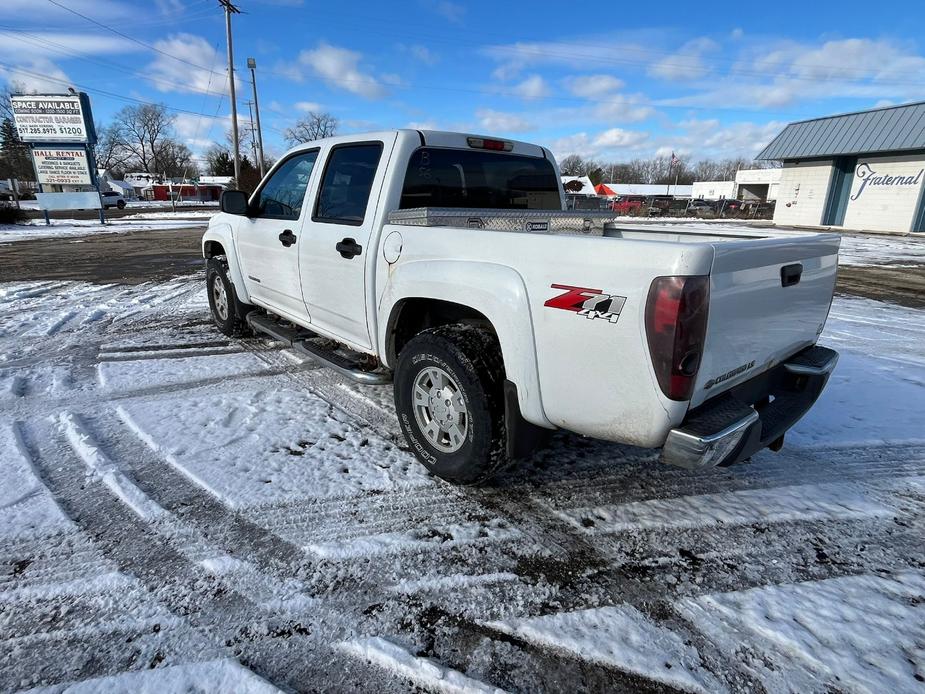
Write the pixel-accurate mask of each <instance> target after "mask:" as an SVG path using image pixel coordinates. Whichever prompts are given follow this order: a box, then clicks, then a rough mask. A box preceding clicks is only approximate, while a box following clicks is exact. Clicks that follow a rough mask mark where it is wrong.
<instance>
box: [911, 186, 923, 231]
mask: <svg viewBox="0 0 925 694" xmlns="http://www.w3.org/2000/svg"><path fill="white" fill-rule="evenodd" d="M910 231H919V232H921V231H925V187H923V188H922V190H921V191H920V192H919V205H918V207H917V208H916V210H915V217H913V218H912V229H911V230H910Z"/></svg>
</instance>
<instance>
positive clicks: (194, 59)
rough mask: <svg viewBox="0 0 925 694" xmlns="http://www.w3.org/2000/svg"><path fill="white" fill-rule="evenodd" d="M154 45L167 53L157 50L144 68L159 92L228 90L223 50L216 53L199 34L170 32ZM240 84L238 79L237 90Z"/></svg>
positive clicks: (213, 47) (214, 91) (222, 91)
mask: <svg viewBox="0 0 925 694" xmlns="http://www.w3.org/2000/svg"><path fill="white" fill-rule="evenodd" d="M154 46H155V47H156V48H157V49H158V50H159V51H163V53H166V54H167V55H163V54H161V53H156V54H155V58H154V62H153V63H151V64H150V65H149V66H148V70H147V72H148V74H149V75H150V79H151V83H152V84H153V85H154V88H155V89H157V90H158V91H161V92H191V93H199V94H201V93H204V92H206V91H207V90H208V91H209V92H210V93H211V94H216V95H218V94H226V93H227V92H228V76H227V74H226V71H225V70H224V69H223V68H222V65H223V62H224V53H219V52H218V50H217V49H216V48H215V46H213V45H212V44H210V43H209V42H208V41H206V40H205V39H204V38H202V37H201V36H195V35H194V34H172V35H170V36H168V37H167V38H166V39H162V40H160V41H156V42H155V43H154ZM168 55H169V56H174V57H175V58H180V60H175V59H173V58H169V57H168ZM194 65H196V66H200V67H193V66H194ZM202 68H205V69H202ZM210 69H211V72H210ZM240 85H241V82H240V78H238V79H237V80H236V84H235V86H236V87H237V88H238V89H240Z"/></svg>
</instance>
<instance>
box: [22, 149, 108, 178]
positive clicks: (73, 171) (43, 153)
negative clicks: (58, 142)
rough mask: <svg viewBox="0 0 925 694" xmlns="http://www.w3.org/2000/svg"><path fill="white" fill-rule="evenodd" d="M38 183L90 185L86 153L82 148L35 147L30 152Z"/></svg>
mask: <svg viewBox="0 0 925 694" xmlns="http://www.w3.org/2000/svg"><path fill="white" fill-rule="evenodd" d="M32 159H33V161H34V162H35V173H36V175H37V176H38V180H39V183H43V184H48V185H72V186H88V185H92V182H93V181H92V179H91V178H90V167H89V166H88V163H87V152H86V150H85V149H83V148H82V147H81V148H80V149H77V148H66V147H44V148H40V147H36V148H34V149H33V150H32Z"/></svg>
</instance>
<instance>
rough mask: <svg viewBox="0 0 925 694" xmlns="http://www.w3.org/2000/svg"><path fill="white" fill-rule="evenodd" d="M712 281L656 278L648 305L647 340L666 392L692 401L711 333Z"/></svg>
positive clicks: (701, 278) (674, 397)
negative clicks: (695, 382)
mask: <svg viewBox="0 0 925 694" xmlns="http://www.w3.org/2000/svg"><path fill="white" fill-rule="evenodd" d="M709 305H710V278H709V277H706V276H698V277H656V278H655V280H654V281H653V282H652V286H651V287H650V288H649V298H648V300H647V301H646V337H647V338H648V341H649V354H650V355H651V357H652V366H653V367H654V368H655V376H656V378H658V385H659V387H660V388H661V389H662V392H663V393H664V394H665V395H666V396H667V397H669V398H671V399H672V400H690V398H691V392H692V391H693V389H694V378H695V377H696V376H697V369H699V368H700V357H701V356H702V354H703V340H704V337H705V336H706V332H707V310H708V308H709Z"/></svg>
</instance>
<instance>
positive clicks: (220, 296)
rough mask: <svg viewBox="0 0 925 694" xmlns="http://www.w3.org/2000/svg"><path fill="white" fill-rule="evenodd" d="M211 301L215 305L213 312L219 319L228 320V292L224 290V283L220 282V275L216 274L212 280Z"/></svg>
mask: <svg viewBox="0 0 925 694" xmlns="http://www.w3.org/2000/svg"><path fill="white" fill-rule="evenodd" d="M212 303H213V304H214V305H215V313H216V315H218V317H219V320H221V321H226V320H228V293H227V292H226V291H225V283H224V282H222V278H221V276H220V275H216V276H215V279H213V280H212Z"/></svg>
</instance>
